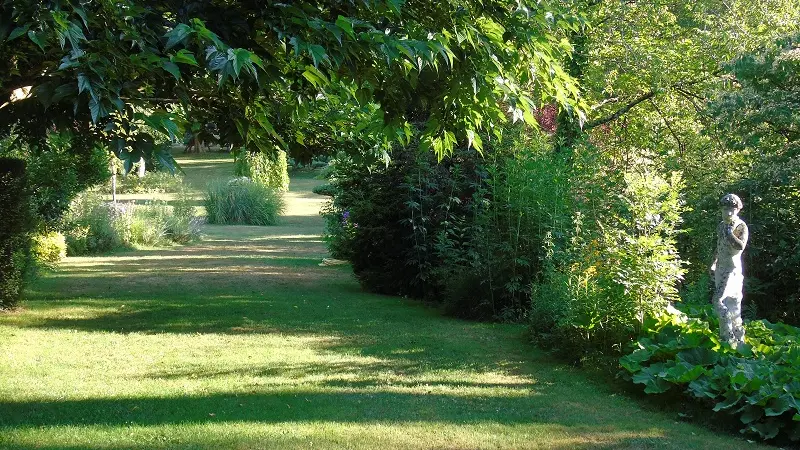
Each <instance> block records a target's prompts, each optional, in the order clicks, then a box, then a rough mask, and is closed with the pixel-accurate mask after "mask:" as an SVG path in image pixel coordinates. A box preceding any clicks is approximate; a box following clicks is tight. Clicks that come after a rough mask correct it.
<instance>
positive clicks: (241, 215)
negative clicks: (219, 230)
mask: <svg viewBox="0 0 800 450" xmlns="http://www.w3.org/2000/svg"><path fill="white" fill-rule="evenodd" d="M203 203H204V205H205V208H206V214H207V219H208V223H213V224H237V225H275V224H276V223H277V222H278V217H279V216H280V215H281V214H282V213H283V211H284V208H285V204H284V201H283V196H282V195H281V194H280V193H279V192H278V191H277V190H275V189H273V188H270V187H268V186H265V185H263V184H261V183H255V182H253V181H251V180H250V179H249V178H247V177H240V178H234V179H232V180H230V181H224V180H218V181H214V182H211V183H210V184H209V185H208V187H207V188H206V193H205V198H204V200H203Z"/></svg>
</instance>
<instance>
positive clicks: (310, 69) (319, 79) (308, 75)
mask: <svg viewBox="0 0 800 450" xmlns="http://www.w3.org/2000/svg"><path fill="white" fill-rule="evenodd" d="M303 77H304V78H305V79H306V80H308V81H310V82H311V84H313V85H314V87H316V88H320V87H322V86H326V85H327V84H329V83H330V82H329V81H328V77H326V76H325V74H324V73H322V72H320V70H319V69H317V68H316V67H314V66H306V70H305V72H303Z"/></svg>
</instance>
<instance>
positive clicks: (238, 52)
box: [233, 48, 251, 78]
mask: <svg viewBox="0 0 800 450" xmlns="http://www.w3.org/2000/svg"><path fill="white" fill-rule="evenodd" d="M233 54H234V59H233V73H234V74H235V75H236V77H237V78H238V77H239V74H240V73H241V71H242V67H244V66H245V65H246V64H251V63H250V55H251V53H250V52H249V51H247V50H245V49H243V48H237V49H235V50H233Z"/></svg>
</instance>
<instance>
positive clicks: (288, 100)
mask: <svg viewBox="0 0 800 450" xmlns="http://www.w3.org/2000/svg"><path fill="white" fill-rule="evenodd" d="M0 17H2V19H0V51H1V52H2V53H3V55H4V56H5V57H4V58H3V61H2V62H0V73H3V75H1V76H0V105H2V115H1V116H2V117H0V130H8V129H9V128H10V127H11V126H13V125H14V124H16V123H18V122H19V127H20V130H18V131H19V132H21V133H23V134H24V135H26V136H28V137H29V138H30V139H41V138H42V136H43V135H44V134H45V131H46V130H47V129H50V128H52V127H56V128H58V129H71V130H73V131H76V132H78V133H81V134H84V135H90V136H92V137H93V139H95V140H97V141H107V140H110V139H115V140H116V141H115V143H116V144H115V148H114V150H115V151H116V152H117V153H118V154H119V155H120V156H121V157H123V159H126V158H127V159H131V158H136V157H138V156H140V155H142V154H144V153H147V152H151V151H152V150H151V149H150V148H149V147H148V145H147V144H146V142H148V140H147V139H131V138H130V136H126V135H125V134H124V133H121V132H119V130H121V129H124V128H125V124H126V123H129V122H130V120H131V115H132V113H133V112H142V111H146V112H152V113H153V114H159V115H161V117H165V116H164V115H165V114H167V113H175V112H176V111H178V110H176V109H171V108H174V105H182V108H180V109H179V110H180V111H196V110H197V109H198V108H202V107H203V105H206V104H208V103H209V102H215V103H220V104H225V105H228V107H227V108H220V110H225V109H228V110H238V111H237V112H236V115H237V116H238V117H239V121H238V122H236V121H232V120H224V119H225V117H219V118H218V119H219V120H217V121H218V122H220V123H223V124H228V125H229V127H228V128H230V129H235V130H237V131H238V133H239V138H240V139H241V141H242V142H244V143H248V142H252V141H253V136H251V135H250V134H249V130H250V129H251V128H252V127H257V128H260V129H263V130H264V131H265V133H263V136H258V138H257V140H256V142H255V143H254V144H253V145H255V146H256V147H257V148H262V147H263V148H273V147H283V146H285V141H286V140H287V139H288V136H280V135H278V133H276V132H274V131H272V130H275V129H276V127H275V122H276V121H280V120H285V117H286V115H281V116H280V117H279V116H278V114H277V113H276V111H279V110H281V111H285V110H288V111H289V117H302V116H303V113H304V110H305V108H307V106H308V104H309V102H311V101H313V100H314V99H315V98H317V97H318V96H319V95H320V94H323V95H324V94H325V92H328V91H331V92H336V93H337V95H344V96H345V97H346V100H348V101H352V102H357V103H358V104H362V105H363V104H366V103H370V102H375V103H377V104H378V105H380V108H381V109H382V110H383V114H382V115H380V116H376V117H381V118H382V120H383V121H384V123H383V126H382V127H381V128H382V129H383V130H385V132H384V133H383V134H384V143H385V144H388V143H390V142H391V141H393V140H397V139H401V140H407V133H406V132H405V130H407V129H408V127H409V125H408V124H409V123H417V124H422V125H423V129H424V135H423V137H422V142H423V145H425V146H427V147H428V148H430V149H433V150H435V151H436V153H437V154H438V155H439V156H440V157H442V156H444V155H445V154H447V153H448V152H450V151H451V150H452V148H453V146H454V145H456V143H459V142H463V143H465V144H467V145H470V146H475V147H476V148H478V149H480V148H481V144H482V141H481V140H480V138H479V137H478V135H479V134H480V133H483V134H485V133H489V132H495V133H497V134H498V135H499V131H498V130H499V126H500V125H501V124H502V123H504V122H506V121H508V120H512V121H517V120H522V121H525V122H526V123H528V124H529V125H531V126H536V121H535V119H534V112H535V110H536V108H537V106H538V105H539V104H541V103H545V102H547V103H552V102H555V103H557V104H559V105H560V106H561V107H562V108H564V109H567V110H570V111H574V112H575V114H576V115H578V116H580V117H581V120H583V119H582V117H583V110H584V109H585V108H584V107H583V105H582V103H581V101H580V99H579V95H578V94H579V93H578V88H577V85H576V84H575V82H574V81H573V79H572V78H571V77H570V76H569V75H568V74H567V73H566V72H565V70H564V68H563V67H562V62H563V61H566V60H567V59H568V58H569V55H570V53H571V51H572V48H571V45H570V43H569V42H568V41H567V40H566V39H565V36H566V33H567V32H570V31H573V32H577V31H578V30H580V29H581V27H583V20H582V19H581V18H580V17H576V16H574V15H571V14H569V13H567V12H566V11H564V10H561V9H560V7H559V6H558V4H557V3H553V4H549V3H546V2H530V3H529V4H527V3H525V2H518V3H516V4H514V5H509V4H507V3H505V2H499V1H495V2H478V1H475V2H456V1H449V2H430V3H417V2H409V3H405V2H402V1H397V0H387V1H367V2H360V3H352V4H350V3H340V2H333V1H319V2H302V3H298V4H287V3H281V2H276V1H266V2H234V3H231V2H226V1H222V0H215V1H204V2H200V1H195V2H184V1H177V0H172V1H170V0H166V1H161V2H148V3H145V2H141V1H136V0H122V1H116V2H111V1H108V0H101V1H95V2H80V3H79V2H60V1H44V2H28V1H23V0H2V2H0ZM333 85H336V86H339V88H336V89H332V87H333ZM341 87H344V88H345V89H341ZM19 89H25V90H26V92H27V94H26V95H25V96H22V97H21V98H20V97H19V96H15V95H14V93H15V92H18V90H19ZM286 92H288V93H289V94H290V95H284V94H285V93H286ZM279 101H280V102H279ZM258 104H267V105H269V106H270V107H269V108H260V107H258V106H257V105H258ZM252 108H256V109H259V108H260V109H262V110H265V111H268V112H270V114H261V115H259V114H252V113H249V112H247V111H249V110H250V109H252ZM22 118H26V120H20V119H22ZM29 118H33V120H27V119H29ZM187 119H188V118H187V117H181V115H180V114H178V115H177V116H175V115H173V116H171V117H169V118H168V119H166V120H157V121H153V123H151V124H150V125H151V126H152V129H153V130H155V131H156V132H159V133H163V134H166V135H170V136H172V135H174V134H175V133H176V131H177V132H180V131H182V127H183V126H184V124H185V123H187ZM244 122H247V123H244ZM109 123H116V124H119V125H120V127H108V124H109ZM222 131H223V134H230V133H227V131H228V130H222ZM143 143H145V144H143Z"/></svg>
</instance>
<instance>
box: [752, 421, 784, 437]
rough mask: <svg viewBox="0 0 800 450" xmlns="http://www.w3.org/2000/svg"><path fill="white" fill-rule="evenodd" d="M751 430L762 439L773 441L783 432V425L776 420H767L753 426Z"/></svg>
mask: <svg viewBox="0 0 800 450" xmlns="http://www.w3.org/2000/svg"><path fill="white" fill-rule="evenodd" d="M750 429H751V430H753V431H755V432H756V433H758V435H759V436H761V438H762V439H772V438H774V437H775V436H777V435H778V433H779V432H780V431H781V425H780V424H779V423H778V422H777V421H775V420H767V421H764V422H761V423H755V424H753V425H752V426H751V427H750Z"/></svg>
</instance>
